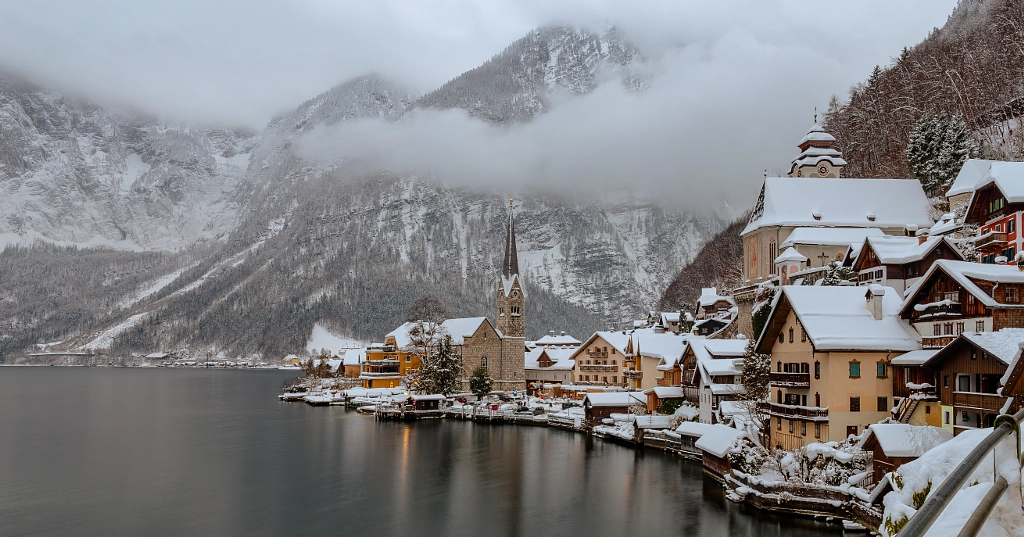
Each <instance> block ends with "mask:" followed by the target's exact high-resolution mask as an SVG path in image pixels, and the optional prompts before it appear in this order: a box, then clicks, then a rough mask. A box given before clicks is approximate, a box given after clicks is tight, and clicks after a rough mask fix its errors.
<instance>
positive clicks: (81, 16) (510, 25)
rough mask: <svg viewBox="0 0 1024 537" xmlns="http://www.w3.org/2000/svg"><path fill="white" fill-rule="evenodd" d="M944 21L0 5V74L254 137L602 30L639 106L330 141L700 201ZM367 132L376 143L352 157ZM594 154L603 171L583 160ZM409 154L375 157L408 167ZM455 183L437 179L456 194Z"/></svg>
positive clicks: (833, 6) (798, 4) (809, 5)
mask: <svg viewBox="0 0 1024 537" xmlns="http://www.w3.org/2000/svg"><path fill="white" fill-rule="evenodd" d="M955 4H956V1H955V0H902V1H899V2H892V1H891V0H847V1H845V2H839V1H831V2H810V1H788V0H746V1H714V2H707V1H684V0H662V1H650V2H639V1H610V0H565V1H558V2H555V1H552V0H478V1H471V0H443V1H437V2H427V1H423V0H409V1H404V0H368V1H362V2H358V1H347V0H289V1H283V0H166V1H146V0H88V1H74V0H32V1H25V0H0V66H4V68H6V69H9V70H13V71H16V72H20V73H24V74H26V75H27V76H29V77H30V78H32V79H33V80H36V81H39V82H41V83H43V84H45V85H49V86H53V87H56V88H58V89H61V90H63V91H65V92H67V93H74V94H77V95H79V96H82V97H86V98H90V99H93V100H96V101H99V102H101V103H104V104H109V103H121V104H125V105H130V106H134V107H138V108H141V109H143V110H146V111H150V112H154V113H157V114H160V115H161V116H163V117H164V118H166V119H168V120H172V121H182V122H189V123H201V124H207V125H228V126H249V127H252V128H257V129H259V128H261V127H262V126H263V125H265V124H266V122H267V120H268V119H269V118H270V117H271V116H272V115H274V114H276V113H279V112H283V111H286V110H288V109H291V108H294V107H295V106H296V105H298V104H299V103H301V102H302V101H304V100H306V99H308V98H310V97H312V96H314V95H316V94H317V93H320V92H322V91H324V90H326V89H328V88H329V87H331V86H333V85H335V84H338V83H340V82H342V81H344V80H345V79H347V78H349V77H353V76H357V75H360V74H363V73H366V72H369V71H376V72H379V73H382V74H385V75H387V76H390V77H393V78H395V79H397V80H399V81H401V82H402V83H404V84H406V85H407V86H408V87H409V88H411V89H412V90H413V91H414V92H417V93H420V92H424V91H428V90H430V89H433V88H435V87H437V86H438V85H440V84H442V83H443V82H445V81H446V80H449V79H451V78H453V77H455V76H457V75H458V74H460V73H462V72H463V71H466V70H468V69H471V68H473V67H474V66H477V65H479V64H480V63H481V62H483V61H485V60H486V59H488V58H489V57H491V56H493V55H494V54H496V53H498V52H500V51H501V50H502V49H503V48H504V47H505V46H507V45H508V44H509V43H511V42H512V41H514V40H515V39H518V38H519V37H522V36H523V35H524V34H525V33H526V32H528V31H529V30H530V29H532V28H535V27H537V26H540V25H543V24H550V23H570V24H577V25H582V26H585V27H597V28H600V27H603V26H605V25H607V24H615V25H617V26H618V27H619V28H620V29H622V31H623V33H624V34H625V35H626V36H627V37H628V38H629V39H631V40H632V41H633V42H634V43H635V44H636V45H637V46H638V47H639V48H640V50H641V52H642V53H643V54H644V55H645V56H646V57H649V58H652V59H654V60H656V61H657V64H658V66H659V67H658V68H659V75H658V76H656V77H655V78H654V79H653V80H652V82H651V88H650V89H649V90H648V91H647V92H645V93H644V95H643V96H636V95H631V94H628V93H626V92H623V91H620V90H619V89H618V88H609V87H605V88H601V89H600V90H599V91H597V92H595V94H594V95H591V96H588V97H586V98H584V99H581V100H580V102H577V103H571V104H566V105H565V106H563V107H562V108H561V110H557V111H553V112H552V113H551V114H550V116H551V117H546V118H543V119H542V120H538V121H536V122H535V124H534V125H531V126H528V127H523V128H522V129H519V130H517V131H516V132H513V133H506V134H500V133H496V132H491V131H488V130H487V129H486V128H485V127H484V126H481V125H477V124H475V123H473V122H472V121H471V120H469V119H468V118H466V117H464V116H460V115H459V114H458V113H451V114H447V115H446V114H440V115H438V114H434V115H430V114H422V115H421V116H420V117H418V118H415V120H413V121H410V122H409V125H408V126H407V128H405V130H403V131H401V132H398V131H395V130H387V129H385V128H383V127H382V126H381V125H368V124H364V125H361V126H360V127H359V128H360V129H362V130H361V131H360V132H359V134H358V135H354V134H353V133H354V131H352V130H351V129H349V130H348V131H346V132H342V133H335V134H337V135H338V136H341V137H342V138H340V140H342V141H345V142H352V141H353V138H357V139H362V140H364V143H363V144H362V145H361V146H359V147H356V148H355V149H352V150H351V151H355V152H366V151H369V150H370V149H372V147H371V146H373V145H374V141H375V140H384V141H391V142H398V143H401V144H403V145H410V144H412V145H416V144H417V143H419V142H422V141H424V140H425V133H426V132H434V130H435V125H437V124H440V125H443V126H445V128H446V132H449V135H448V136H442V137H438V138H435V139H434V142H433V143H434V147H433V149H434V150H435V151H439V152H441V153H445V151H446V150H447V151H448V152H449V153H451V154H452V156H456V153H457V152H456V151H454V149H453V148H454V147H455V146H456V145H457V144H459V143H473V144H476V145H475V146H474V147H475V148H476V149H477V150H478V154H479V155H483V156H486V157H489V158H492V159H495V160H497V161H501V160H502V159H505V160H508V161H510V162H516V161H520V160H523V159H525V160H527V161H528V162H527V163H526V164H523V165H521V166H520V168H513V170H512V171H510V172H507V174H506V175H508V174H511V175H512V176H513V177H511V178H515V177H516V176H517V175H516V174H522V173H528V172H531V170H532V173H534V176H535V178H539V179H540V180H541V181H544V180H548V179H550V178H554V177H556V176H564V175H565V174H570V175H571V174H572V173H581V172H580V170H581V169H583V168H586V169H587V171H586V173H587V174H588V176H595V175H596V176H599V177H597V178H596V179H595V180H598V181H614V180H615V179H616V178H617V177H618V178H621V177H623V176H624V174H626V173H628V171H630V170H631V171H632V172H633V173H641V174H646V175H648V176H650V177H653V178H656V179H657V180H661V179H662V178H670V177H672V176H673V175H672V174H675V175H674V176H675V177H678V176H680V175H683V176H688V177H689V176H692V177H698V176H699V177H702V178H705V180H707V179H710V181H708V182H712V183H713V182H714V179H715V178H716V177H719V176H721V177H737V176H743V177H745V178H749V177H750V176H751V175H755V176H757V175H760V170H762V169H764V168H769V170H770V171H776V172H781V171H784V169H785V167H786V165H787V164H788V161H789V160H790V159H791V158H792V157H793V156H795V143H796V142H797V141H798V140H799V138H800V137H801V136H802V135H803V134H804V132H806V130H807V127H809V126H810V123H811V114H812V109H813V107H814V106H818V107H819V108H824V107H825V106H826V105H827V103H828V99H829V97H830V96H831V95H833V94H838V95H840V96H843V95H845V94H846V93H847V91H848V88H849V87H850V85H851V84H854V83H856V82H858V81H862V80H863V79H864V78H865V77H866V76H867V74H868V73H869V71H870V69H871V68H872V67H873V66H874V65H876V64H883V65H884V64H886V63H888V61H889V59H890V58H891V57H893V56H895V55H897V54H898V53H899V51H900V49H901V48H903V47H904V46H911V45H913V44H915V43H917V42H919V41H920V40H921V39H922V38H924V37H925V36H926V35H927V34H928V32H929V31H930V30H931V29H932V28H934V27H936V26H941V25H942V24H943V22H944V21H945V20H946V17H947V16H948V15H949V13H950V12H951V11H952V9H953V7H954V6H955ZM595 114H596V115H597V116H598V117H597V118H596V119H595ZM437 122H441V123H437ZM481 129H483V130H482V131H481ZM366 133H369V134H372V135H373V136H377V137H378V138H371V139H370V140H371V141H366V140H367V138H366V136H365V134H366ZM426 138H429V137H426ZM577 142H585V144H581V143H577ZM587 144H589V145H587ZM356 145H358V144H356ZM582 147H590V148H591V150H590V151H583V150H582V149H581V148H582ZM595 147H596V148H599V149H601V151H602V153H601V154H602V155H603V156H604V158H603V159H601V158H599V159H594V158H593V149H594V148H595ZM425 152H426V150H421V151H419V152H416V151H413V152H411V153H410V152H405V153H401V152H398V153H395V152H391V153H388V154H386V155H383V156H384V157H386V158H390V159H394V160H397V161H398V162H399V163H400V164H401V165H402V166H410V167H415V166H417V159H421V158H424V156H423V154H424V153H425ZM553 158H554V160H556V161H557V162H556V163H554V164H552V159H553ZM531 159H532V160H531ZM486 160H487V159H486V158H482V157H481V158H479V159H478V160H477V162H472V163H469V165H468V166H463V167H464V168H467V169H469V170H472V171H473V172H474V173H475V174H477V175H476V177H480V174H486V173H487V172H488V171H489V168H488V164H487V162H486ZM428 164H431V163H428ZM644 164H647V165H649V170H645V169H644V168H643V167H642V166H643V165H644ZM538 167H541V168H545V169H544V170H541V171H540V172H537V169H538ZM574 170H575V172H574ZM638 170H639V171H638ZM433 171H438V172H440V173H450V172H452V173H454V172H453V171H452V170H446V169H443V167H441V169H438V170H433ZM648 171H649V172H650V173H646V172H648ZM454 175H456V176H457V175H458V173H454ZM465 175H466V177H465V178H462V179H460V178H459V177H455V180H464V181H469V182H471V181H472V180H471V179H469V175H468V173H467V174H465ZM497 176H501V174H500V173H499V174H497ZM500 179H501V180H507V179H509V177H500ZM744 185H746V183H744ZM720 186H721V187H722V189H724V190H729V189H731V188H733V187H735V186H737V185H736V184H733V183H729V182H728V181H726V182H725V183H723V184H721V185H720ZM744 188H748V187H746V186H744ZM745 195H746V194H745ZM745 195H744V197H745Z"/></svg>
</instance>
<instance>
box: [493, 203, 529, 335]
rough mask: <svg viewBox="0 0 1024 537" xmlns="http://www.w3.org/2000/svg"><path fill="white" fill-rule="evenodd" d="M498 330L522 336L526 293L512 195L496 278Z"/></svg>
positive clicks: (523, 332) (505, 333)
mask: <svg viewBox="0 0 1024 537" xmlns="http://www.w3.org/2000/svg"><path fill="white" fill-rule="evenodd" d="M497 302H498V327H497V328H498V331H499V332H501V333H502V334H504V335H506V336H511V337H524V334H525V332H526V330H525V325H524V322H523V316H524V315H525V313H526V312H525V309H526V308H525V306H526V295H525V293H523V286H522V281H521V279H520V277H519V256H518V254H516V222H515V216H514V215H513V213H512V197H511V196H509V198H508V234H507V235H506V237H505V261H504V262H503V263H502V266H501V278H500V279H499V280H498V300H497Z"/></svg>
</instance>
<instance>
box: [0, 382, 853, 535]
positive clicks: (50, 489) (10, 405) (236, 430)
mask: <svg viewBox="0 0 1024 537" xmlns="http://www.w3.org/2000/svg"><path fill="white" fill-rule="evenodd" d="M287 376H288V372H284V371H216V370H188V369H167V370H164V369H159V370H157V369H148V370H147V369H106V368H92V369H82V368H9V367H5V368H0V535H4V536H22V535H61V536H63V535H75V536H94V535H95V536H104V537H109V536H129V535H139V536H161V535H168V536H171V535H173V536H179V535H181V536H185V535H188V536H221V535H224V536H229V535H246V536H249V535H282V536H283V535H427V536H440V535H455V536H462V535H466V536H490V535H543V536H547V535H574V536H579V535H587V536H599V535H630V536H646V535H659V536H660V535H687V536H709V537H710V536H725V535H739V536H775V535H780V536H781V535H786V536H790V535H791V536H812V535H813V536H817V535H836V534H839V533H841V530H839V529H838V528H839V527H838V526H835V525H825V524H822V523H817V522H814V521H812V520H807V519H801V518H794V517H779V516H773V515H770V514H767V513H764V512H760V511H757V510H755V509H753V508H750V507H747V506H745V505H738V504H734V503H731V502H729V501H727V500H726V499H725V497H724V494H723V492H722V490H721V488H720V487H719V486H718V485H716V484H715V483H714V482H712V481H711V480H710V479H706V478H704V477H703V475H702V473H701V468H700V466H699V465H698V464H696V463H692V462H687V461H683V460H681V459H679V458H676V457H672V456H668V455H665V454H662V453H658V452H653V451H646V452H644V451H634V450H631V449H628V448H625V447H622V446H618V445H615V444H611V443H607V442H602V441H600V440H594V439H592V438H588V437H584V436H582V435H578V434H572V433H568V432H563V431H558V430H554V429H547V428H543V427H514V426H497V427H488V426H482V425H473V424H471V423H465V422H455V421H447V420H444V421H434V422H421V423H414V424H408V425H407V424H401V423H391V422H388V423H378V422H375V421H374V420H373V418H372V417H367V416H362V415H358V414H356V413H354V412H351V411H346V410H344V409H342V408H339V407H330V408H324V407H318V408H313V407H310V406H308V405H304V404H299V403H282V402H279V401H278V400H277V398H276V397H275V396H276V394H277V393H278V392H279V391H280V388H281V383H282V381H283V380H284V379H285V378H286V377H287Z"/></svg>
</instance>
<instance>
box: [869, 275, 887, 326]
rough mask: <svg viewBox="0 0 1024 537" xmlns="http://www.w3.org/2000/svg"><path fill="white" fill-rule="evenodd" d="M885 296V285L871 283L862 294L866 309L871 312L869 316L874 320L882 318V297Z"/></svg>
mask: <svg viewBox="0 0 1024 537" xmlns="http://www.w3.org/2000/svg"><path fill="white" fill-rule="evenodd" d="M883 296H885V287H882V286H881V285H878V284H877V283H876V284H871V285H869V286H868V292H867V293H865V294H864V299H865V300H866V301H867V308H868V311H870V312H871V316H872V317H874V318H875V320H876V321H881V320H882V297H883Z"/></svg>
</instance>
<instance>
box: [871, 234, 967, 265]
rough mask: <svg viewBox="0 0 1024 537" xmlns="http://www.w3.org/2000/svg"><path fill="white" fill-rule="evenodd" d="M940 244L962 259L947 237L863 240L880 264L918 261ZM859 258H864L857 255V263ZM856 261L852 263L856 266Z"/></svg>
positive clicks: (892, 237)
mask: <svg viewBox="0 0 1024 537" xmlns="http://www.w3.org/2000/svg"><path fill="white" fill-rule="evenodd" d="M940 244H941V245H944V246H945V247H946V249H947V250H949V251H950V252H951V256H953V257H954V258H955V259H957V260H960V261H963V259H964V256H963V255H961V254H960V250H959V249H958V248H957V247H956V245H955V244H953V241H951V240H949V238H947V237H928V238H927V239H925V241H924V242H921V241H920V240H918V238H917V237H898V236H889V235H885V236H882V237H868V238H867V239H866V240H865V241H864V246H865V248H866V247H870V248H871V251H873V252H875V257H877V258H878V262H879V263H881V264H882V265H902V264H905V263H913V262H915V261H920V260H922V259H924V258H925V257H928V255H929V254H931V253H932V251H933V250H935V248H937V247H938V246H939V245H940ZM864 252H865V250H864V248H861V254H863V253H864ZM861 259H864V256H863V255H858V256H857V261H858V263H859V262H860V260H861ZM858 263H855V264H854V265H855V266H857V265H858Z"/></svg>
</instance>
